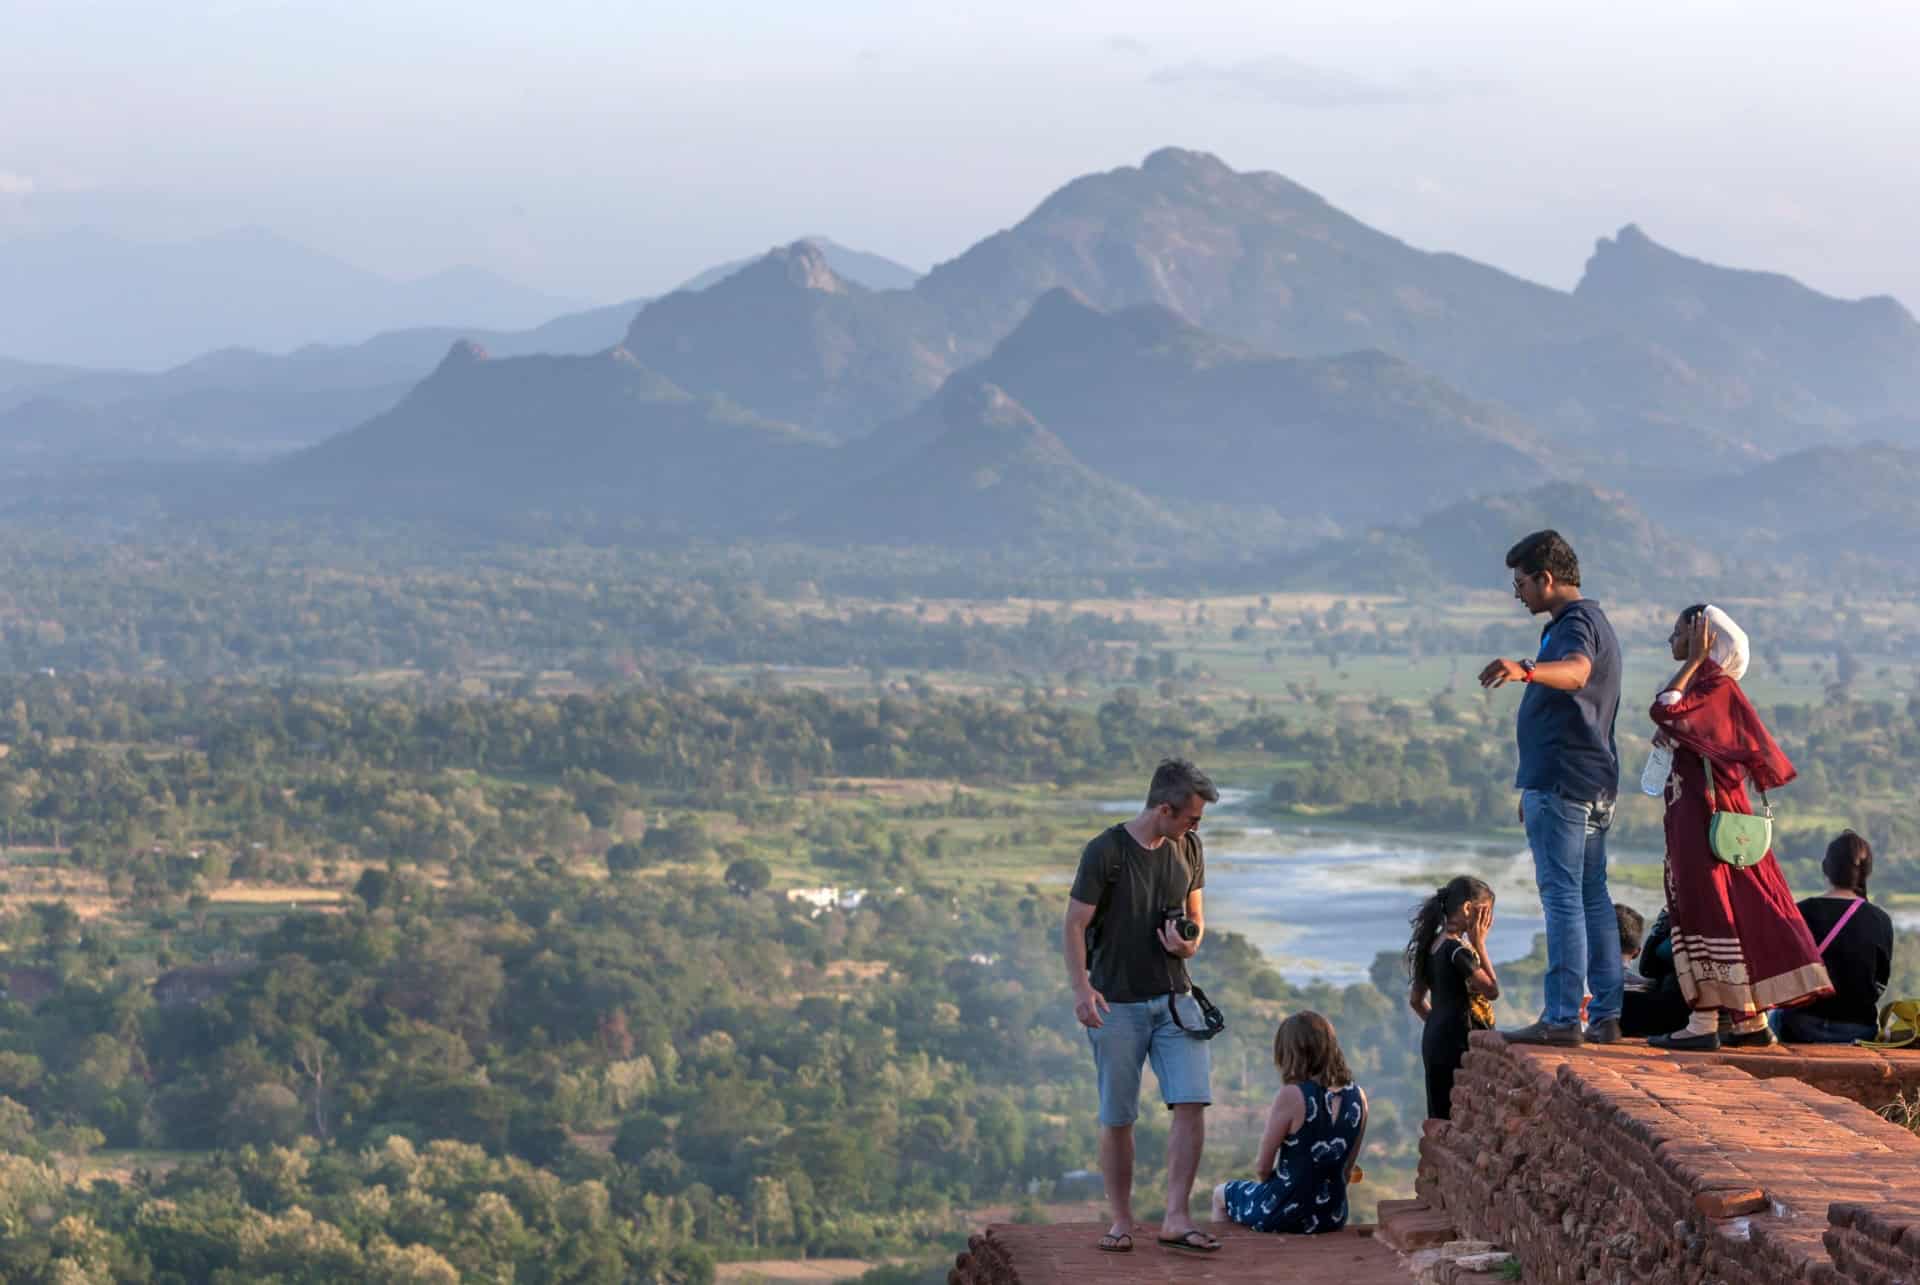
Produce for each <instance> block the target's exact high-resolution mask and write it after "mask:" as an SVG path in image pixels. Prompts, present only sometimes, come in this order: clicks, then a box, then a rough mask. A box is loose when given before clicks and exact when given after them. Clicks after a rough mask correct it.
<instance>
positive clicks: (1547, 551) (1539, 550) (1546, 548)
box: [1507, 531, 1580, 585]
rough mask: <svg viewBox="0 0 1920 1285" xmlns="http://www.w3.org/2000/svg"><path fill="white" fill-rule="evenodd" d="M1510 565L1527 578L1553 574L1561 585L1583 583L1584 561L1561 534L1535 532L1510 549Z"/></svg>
mask: <svg viewBox="0 0 1920 1285" xmlns="http://www.w3.org/2000/svg"><path fill="white" fill-rule="evenodd" d="M1507 565H1508V566H1509V567H1511V568H1513V569H1514V570H1515V571H1518V572H1519V573H1520V574H1521V575H1523V576H1537V575H1539V574H1540V573H1541V572H1542V571H1551V572H1552V573H1553V578H1554V579H1555V580H1556V581H1558V582H1559V583H1561V584H1570V585H1577V584H1579V583H1580V559H1579V558H1577V557H1575V556H1574V553H1573V546H1572V545H1570V544H1568V543H1567V538H1566V537H1565V536H1563V535H1561V534H1560V533H1559V532H1558V531H1535V532H1534V533H1533V534H1532V535H1530V536H1528V537H1527V538H1526V539H1524V540H1522V541H1521V542H1520V543H1518V544H1516V545H1514V546H1513V547H1512V548H1511V549H1508V550H1507Z"/></svg>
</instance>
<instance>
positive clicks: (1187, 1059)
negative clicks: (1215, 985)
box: [1087, 995, 1213, 1128]
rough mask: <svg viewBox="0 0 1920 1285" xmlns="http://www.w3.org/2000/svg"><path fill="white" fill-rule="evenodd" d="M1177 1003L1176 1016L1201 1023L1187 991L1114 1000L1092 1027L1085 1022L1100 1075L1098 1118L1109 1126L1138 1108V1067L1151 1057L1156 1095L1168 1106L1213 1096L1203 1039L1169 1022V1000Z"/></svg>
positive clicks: (1130, 1118) (1135, 1114)
mask: <svg viewBox="0 0 1920 1285" xmlns="http://www.w3.org/2000/svg"><path fill="white" fill-rule="evenodd" d="M1174 1003H1178V1004H1179V1005H1180V1020H1181V1021H1182V1022H1184V1023H1186V1024H1187V1025H1188V1026H1190V1027H1195V1028H1198V1027H1199V1026H1200V1025H1201V1017H1200V1006H1199V1005H1198V1004H1196V1003H1195V1002H1194V999H1193V996H1191V995H1160V996H1157V997H1155V998H1153V999H1150V1000H1145V1001H1142V1002H1141V1003H1138V1004H1115V1005H1113V1006H1111V1007H1110V1008H1109V1009H1108V1010H1107V1011H1106V1013H1105V1014H1103V1015H1102V1021H1101V1025H1100V1027H1099V1028H1098V1029H1095V1028H1093V1027H1088V1028H1087V1042H1088V1043H1089V1044H1091V1045H1093V1065H1094V1067H1095V1069H1096V1070H1097V1071H1098V1072H1099V1077H1100V1123H1101V1124H1103V1125H1106V1126H1108V1127H1109V1128H1119V1127H1121V1126H1122V1125H1129V1124H1132V1123H1133V1122H1134V1120H1135V1118H1137V1117H1138V1116H1139V1114H1140V1068H1141V1067H1142V1066H1143V1065H1145V1064H1146V1063H1147V1062H1152V1063H1153V1078H1154V1079H1155V1080H1157V1081H1159V1083H1160V1100H1161V1101H1163V1102H1165V1103H1166V1104H1167V1106H1168V1107H1170V1108H1171V1107H1175V1106H1181V1105H1185V1104H1187V1103H1193V1102H1197V1103H1199V1104H1201V1105H1202V1106H1205V1105H1207V1104H1208V1103H1210V1102H1212V1101H1213V1092H1212V1089H1211V1088H1210V1086H1209V1080H1210V1078H1211V1075H1212V1069H1213V1060H1212V1057H1211V1055H1210V1054H1209V1053H1208V1051H1207V1042H1206V1041H1205V1040H1196V1039H1194V1038H1193V1037H1192V1036H1191V1035H1188V1034H1187V1033H1186V1032H1185V1031H1182V1030H1181V1029H1180V1028H1179V1027H1178V1026H1175V1025H1174V1023H1173V1015H1172V1010H1171V1008H1170V1005H1172V1004H1174Z"/></svg>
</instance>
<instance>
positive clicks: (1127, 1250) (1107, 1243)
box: [1094, 1231, 1133, 1254]
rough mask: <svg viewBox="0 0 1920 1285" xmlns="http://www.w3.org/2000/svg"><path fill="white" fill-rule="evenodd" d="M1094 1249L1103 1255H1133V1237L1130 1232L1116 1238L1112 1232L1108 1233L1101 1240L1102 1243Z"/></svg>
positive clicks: (1122, 1233)
mask: <svg viewBox="0 0 1920 1285" xmlns="http://www.w3.org/2000/svg"><path fill="white" fill-rule="evenodd" d="M1094 1248H1096V1249H1098V1250H1099V1251H1100V1252H1101V1253H1103V1254H1131V1253H1132V1252H1133V1235H1132V1233H1130V1232H1124V1231H1123V1232H1121V1233H1120V1234H1119V1235H1118V1236H1116V1235H1114V1234H1113V1233H1112V1232H1108V1233H1107V1234H1106V1235H1104V1236H1102V1237H1101V1238H1100V1243H1099V1244H1098V1245H1096V1246H1094Z"/></svg>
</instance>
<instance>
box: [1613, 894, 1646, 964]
mask: <svg viewBox="0 0 1920 1285" xmlns="http://www.w3.org/2000/svg"><path fill="white" fill-rule="evenodd" d="M1613 917H1614V918H1615V919H1617V920H1619V922H1620V953H1621V954H1622V955H1638V954H1639V953H1640V947H1641V946H1642V945H1643V944H1644V943H1645V942H1646V940H1647V921H1646V920H1645V919H1644V918H1642V917H1641V914H1640V912H1639V911H1637V910H1635V909H1634V908H1633V907H1632V906H1629V905H1627V904H1626V903H1625V902H1623V901H1616V902H1614V903H1613Z"/></svg>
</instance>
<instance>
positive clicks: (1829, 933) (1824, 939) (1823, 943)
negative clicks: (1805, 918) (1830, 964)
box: [1816, 897, 1866, 955]
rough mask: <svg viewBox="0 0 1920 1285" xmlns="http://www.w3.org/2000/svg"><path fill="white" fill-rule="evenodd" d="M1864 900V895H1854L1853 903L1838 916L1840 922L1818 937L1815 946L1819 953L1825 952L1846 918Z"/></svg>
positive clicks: (1849, 916)
mask: <svg viewBox="0 0 1920 1285" xmlns="http://www.w3.org/2000/svg"><path fill="white" fill-rule="evenodd" d="M1865 900H1866V899H1865V898H1864V897H1855V898H1854V899H1853V904H1852V905H1851V906H1848V907H1847V913H1846V914H1844V915H1842V916H1840V922H1839V923H1837V924H1835V925H1834V926H1833V927H1831V928H1829V929H1827V935H1826V936H1825V937H1822V938H1821V939H1820V945H1819V946H1818V947H1817V948H1816V949H1817V950H1818V951H1819V953H1820V954H1822V955H1824V954H1826V953H1827V947H1829V946H1831V945H1833V939H1834V938H1835V937H1838V936H1839V935H1840V930H1841V929H1842V928H1845V927H1846V926H1847V920H1849V919H1851V918H1853V916H1854V914H1855V913H1856V912H1857V911H1858V910H1859V909H1860V907H1861V906H1862V905H1863V904H1864V903H1865Z"/></svg>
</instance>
